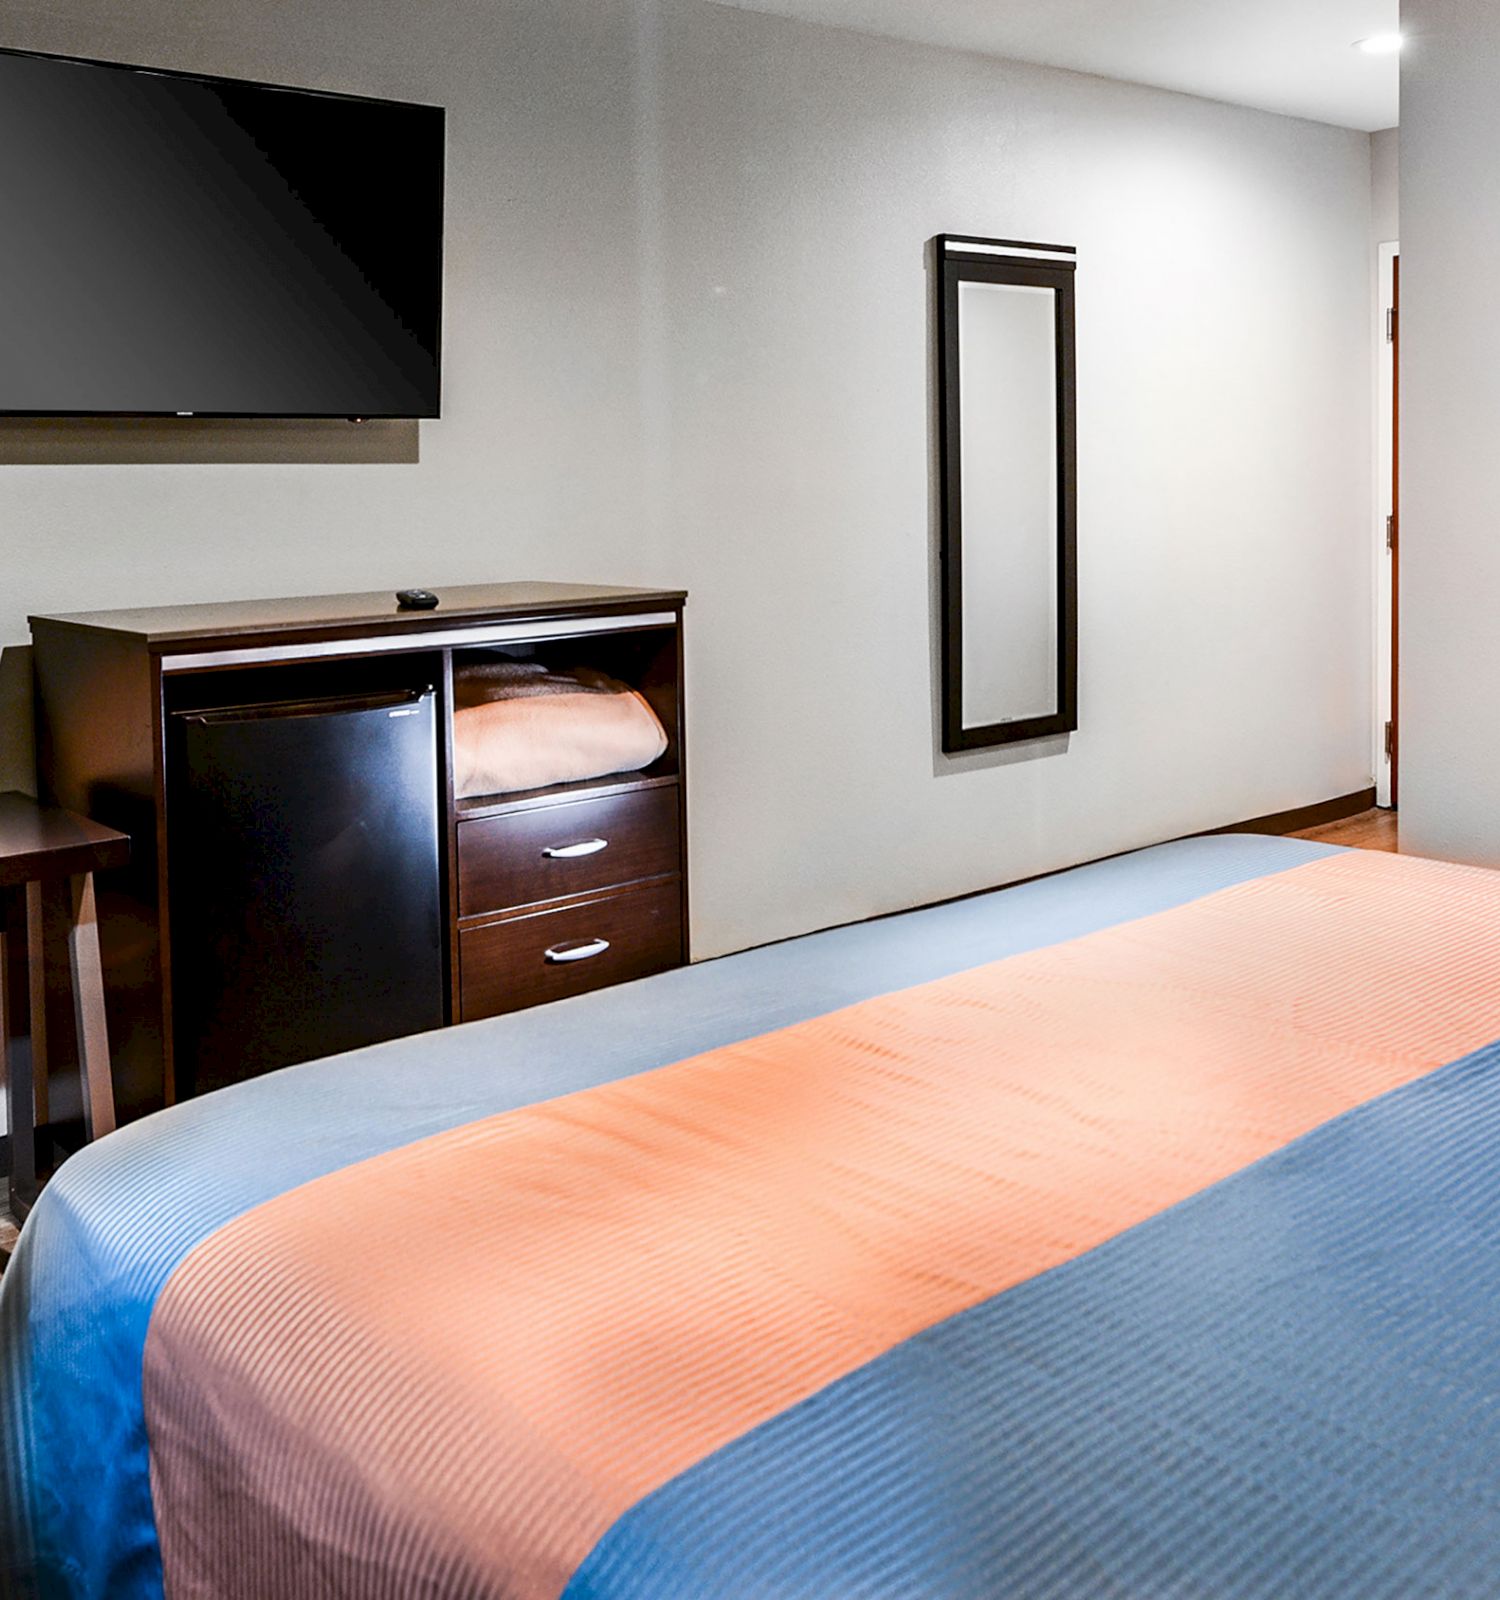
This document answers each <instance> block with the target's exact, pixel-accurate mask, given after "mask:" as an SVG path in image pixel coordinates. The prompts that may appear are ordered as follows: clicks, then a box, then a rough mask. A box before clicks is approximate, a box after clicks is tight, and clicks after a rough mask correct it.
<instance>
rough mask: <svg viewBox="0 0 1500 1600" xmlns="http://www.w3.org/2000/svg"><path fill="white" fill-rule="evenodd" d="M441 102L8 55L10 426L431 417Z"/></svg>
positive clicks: (2, 157)
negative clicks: (73, 418) (76, 421)
mask: <svg viewBox="0 0 1500 1600" xmlns="http://www.w3.org/2000/svg"><path fill="white" fill-rule="evenodd" d="M443 138H444V114H443V111H442V109H441V108H440V107H437V106H423V105H408V104H403V103H397V102H394V101H385V100H369V99H362V98H358V97H355V96H350V95H338V94H324V93H315V92H311V91H307V90H301V89H285V88H276V87H271V86H267V85H264V84H252V83H241V82H238V81H235V80H231V79H226V78H202V77H193V76H188V75H183V74H178V73H165V72H157V71H154V70H149V69H146V68H139V67H123V66H117V65H111V64H107V63H102V62H91V61H72V60H67V59H64V58H61V57H57V56H39V55H32V54H27V53H23V52H15V51H0V412H6V413H12V414H16V413H19V414H27V415H37V416H65V415H86V416H106V415H114V414H134V415H140V414H163V415H174V414H175V415H199V416H239V417H251V416H276V417H298V416H305V417H322V416H335V417H435V416H437V415H438V398H439V355H440V336H441V322H442V266H443V259H442V255H443Z"/></svg>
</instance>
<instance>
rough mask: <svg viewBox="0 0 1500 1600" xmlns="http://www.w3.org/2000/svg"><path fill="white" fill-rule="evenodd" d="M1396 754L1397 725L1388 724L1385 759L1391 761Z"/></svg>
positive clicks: (1386, 726) (1386, 728) (1386, 727)
mask: <svg viewBox="0 0 1500 1600" xmlns="http://www.w3.org/2000/svg"><path fill="white" fill-rule="evenodd" d="M1395 753H1396V725H1395V723H1394V722H1387V723H1386V725H1385V759H1386V760H1387V761H1389V760H1390V759H1391V757H1392V756H1393V755H1394V754H1395Z"/></svg>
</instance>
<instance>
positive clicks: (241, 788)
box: [167, 689, 445, 1096]
mask: <svg viewBox="0 0 1500 1600" xmlns="http://www.w3.org/2000/svg"><path fill="white" fill-rule="evenodd" d="M170 720H171V724H172V726H171V730H170V738H169V745H168V785H167V790H168V805H169V807H170V811H171V830H170V835H169V837H170V838H171V840H172V846H171V855H170V859H169V861H168V884H169V889H170V896H171V947H172V974H171V986H172V1012H173V1034H174V1040H175V1051H174V1056H175V1063H174V1064H175V1073H176V1080H177V1093H178V1095H179V1096H185V1095H189V1094H194V1093H201V1092H203V1091H204V1090H207V1089H213V1088H218V1087H220V1086H221V1085H223V1084H227V1083H234V1082H237V1081H239V1080H241V1079H243V1078H247V1077H251V1076H253V1075H255V1074H256V1073H260V1072H266V1071H269V1070H270V1069H271V1068H273V1067H281V1066H286V1065H289V1064H290V1063H292V1062H297V1061H310V1060H313V1059H315V1058H316V1057H319V1056H325V1055H332V1054H334V1053H335V1052H338V1051H341V1050H352V1049H354V1048H356V1047H357V1046H359V1045H365V1044H373V1043H375V1042H377V1041H378V1040H382V1039H394V1038H397V1037H399V1036H401V1035H403V1034H409V1033H417V1032H420V1031H422V1030H423V1029H426V1028H436V1027H440V1026H441V1025H442V1024H443V1022H444V1020H445V1014H444V1013H445V1004H444V993H445V985H444V969H443V924H442V886H441V871H440V865H439V860H440V855H439V844H440V837H441V834H440V825H439V807H438V752H437V717H436V697H435V695H434V693H433V691H432V690H431V689H403V690H396V691H392V692H389V693H381V694H371V695H362V696H344V697H339V698H325V699H307V700H300V701H287V702H279V703H275V704H264V705H247V706H230V707H215V708H213V709H210V710H204V711H181V712H177V713H174V714H173V716H172V718H171V719H170Z"/></svg>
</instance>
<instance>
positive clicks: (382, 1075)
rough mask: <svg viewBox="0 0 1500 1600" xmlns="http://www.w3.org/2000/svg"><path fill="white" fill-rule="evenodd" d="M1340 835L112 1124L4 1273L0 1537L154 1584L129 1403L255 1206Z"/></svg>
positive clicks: (686, 981) (927, 923) (79, 1584)
mask: <svg viewBox="0 0 1500 1600" xmlns="http://www.w3.org/2000/svg"><path fill="white" fill-rule="evenodd" d="M1332 853H1334V851H1333V850H1332V849H1331V847H1329V846H1325V845H1318V844H1313V843H1310V842H1307V841H1301V840H1287V839H1269V838H1258V837H1253V836H1241V835H1230V836H1222V837H1218V838H1211V839H1193V840H1186V841H1183V842H1180V843H1175V844H1170V845H1162V846H1159V847H1157V848H1155V849H1151V850H1145V851H1141V852H1138V853H1136V854H1134V855H1130V856H1124V857H1120V858H1117V859H1115V860H1111V861H1106V862H1101V863H1098V864H1097V865H1094V866H1090V867H1085V868H1081V869H1078V870H1076V871H1074V872H1070V873H1066V874H1063V875H1061V876H1059V877H1055V878H1050V879H1046V880H1043V881H1040V882H1037V883H1031V884H1025V885H1022V886H1020V887H1018V888H1015V889H1008V890H1004V891H1001V892H1000V893H998V894H991V895H984V896H980V897H977V898H974V899H970V900H966V901H960V902H957V903H955V904H951V905H946V906H939V907H935V908H933V909H931V910H927V911H920V912H914V913H908V914H906V915H904V916H900V917H893V918H889V919H886V920H882V921H879V922H874V923H864V924H859V925H856V926H853V927H849V928H841V929H834V930H832V931H830V932H827V933H821V934H814V935H810V936H808V937H806V938H802V939H796V940H791V941H787V942H785V943H782V944H778V945H771V946H766V947H764V948H762V949H758V950H752V951H747V952H745V953H744V954H741V955H736V956H730V957H725V958H724V959H722V960H718V961H712V962H706V963H703V964H700V965H698V966H695V967H691V968H687V969H683V970H679V971H676V972H670V973H664V974H662V975H661V976H659V977H655V978H650V979H646V980H644V981H642V982H639V983H634V984H628V985H624V986H622V987H620V988H616V989H611V990H605V991H601V992H599V993H597V994H592V995H585V996H580V997H578V998H576V999H573V1000H568V1001H564V1002H561V1003H559V1004H556V1005H552V1006H547V1007H544V1008H541V1009H539V1010H535V1011H530V1012H523V1013H519V1014H517V1015H515V1016H511V1017H505V1018H499V1019H496V1020H495V1021H493V1022H485V1023H476V1024H473V1025H471V1026H469V1027H464V1028H454V1029H447V1030H444V1031H442V1032H439V1033H432V1034H426V1035H422V1036H419V1037H418V1038H415V1039H403V1040H398V1041H394V1042H392V1043H390V1044H386V1045H379V1046H376V1047H375V1048H373V1049H369V1050H361V1051H357V1052H354V1053H352V1054H350V1055H347V1056H341V1057H336V1058H333V1059H331V1060H328V1061H322V1062H317V1063H313V1064H310V1065H308V1066H305V1067H293V1068H289V1069H287V1070H285V1071H283V1072H278V1073H273V1074H271V1075H269V1076H267V1077H264V1078H259V1079H256V1080H253V1081H251V1082H249V1083H246V1084H241V1085H238V1086H236V1087H234V1088H231V1089H226V1090H221V1091H219V1092H218V1093H217V1094H214V1095H210V1096H207V1097H205V1098H203V1099H201V1100H196V1101H189V1102H187V1103H185V1104H183V1105H180V1106H176V1107H174V1108H172V1109H171V1110H169V1111H166V1112H163V1113H161V1114H159V1115H157V1116H155V1117H151V1118H148V1119H146V1120H145V1121H142V1122H138V1123H135V1124H133V1125H132V1126H130V1127H127V1128H125V1129H122V1130H121V1131H120V1132H119V1133H117V1134H114V1135H112V1136H111V1137H110V1138H109V1139H107V1140H104V1141H102V1142H101V1143H100V1144H98V1145H96V1146H93V1147H90V1148H89V1149H86V1150H84V1151H83V1152H82V1153H81V1154H79V1155H78V1156H76V1157H74V1158H73V1159H72V1160H71V1161H69V1162H68V1163H67V1165H66V1166H65V1167H64V1168H63V1169H62V1171H61V1172H60V1173H59V1175H58V1177H57V1178H55V1179H54V1180H53V1182H52V1183H51V1184H49V1185H48V1187H47V1189H46V1190H45V1191H44V1193H43V1195H42V1199H41V1202H40V1204H39V1205H38V1206H37V1209H36V1211H35V1212H34V1214H33V1216H32V1217H31V1219H30V1220H29V1222H28V1223H27V1226H26V1228H25V1230H24V1231H23V1234H22V1238H21V1243H20V1246H19V1248H18V1250H17V1253H16V1256H15V1259H14V1261H13V1263H12V1265H11V1267H10V1268H9V1270H8V1271H7V1272H6V1274H5V1277H4V1278H3V1279H0V1424H3V1454H0V1552H5V1551H7V1550H9V1551H12V1552H14V1551H17V1550H20V1549H22V1548H23V1547H24V1544H25V1542H26V1540H27V1530H25V1529H22V1528H16V1527H15V1526H13V1525H10V1526H8V1525H7V1518H9V1519H10V1521H11V1523H12V1524H13V1521H14V1516H15V1513H16V1511H17V1509H18V1508H19V1509H20V1510H21V1511H22V1512H23V1513H24V1512H27V1511H29V1514H30V1522H31V1528H30V1535H31V1538H32V1540H33V1541H34V1543H35V1545H36V1547H37V1554H36V1562H37V1565H38V1566H39V1568H40V1570H41V1572H42V1574H43V1588H44V1592H45V1593H47V1594H49V1595H50V1594H54V1593H55V1594H58V1595H68V1596H109V1597H110V1600H136V1597H148V1596H150V1597H154V1596H159V1595H160V1594H161V1569H160V1557H159V1553H158V1550H157V1544H156V1534H155V1525H154V1522H153V1519H152V1514H151V1498H150V1484H149V1478H148V1466H147V1454H146V1438H145V1425H144V1421H143V1418H142V1409H141V1358H142V1351H143V1349H144V1344H145V1337H146V1330H147V1325H148V1323H149V1320H150V1316H151V1311H152V1307H153V1305H154V1304H155V1300H156V1296H157V1294H158V1293H159V1292H160V1290H161V1288H162V1286H163V1285H164V1284H165V1283H166V1281H167V1279H168V1277H169V1276H170V1275H171V1273H172V1271H173V1269H174V1268H175V1267H176V1266H177V1265H178V1263H179V1262H181V1261H182V1260H183V1258H184V1257H185V1256H186V1255H187V1254H188V1252H189V1251H190V1250H192V1249H193V1248H194V1246H196V1245H197V1244H198V1243H200V1242H201V1241H202V1240H203V1239H205V1238H207V1237H208V1236H209V1235H210V1234H211V1233H213V1232H214V1231H215V1230H216V1229H217V1228H219V1227H221V1226H222V1225H223V1224H225V1223H226V1222H229V1221H231V1220H232V1219H233V1218H235V1217H237V1216H239V1215H241V1214H242V1213H243V1212H245V1211H247V1210H249V1209H251V1208H252V1207H253V1206H256V1205H259V1204H261V1203H262V1202H264V1201H266V1200H269V1199H271V1198H273V1197H274V1196H276V1195H278V1194H281V1193H284V1192H285V1191H286V1190H287V1189H290V1188H293V1187H295V1186H296V1185H298V1184H301V1183H305V1182H308V1181H310V1180H311V1179H314V1178H317V1177H321V1176H323V1175H325V1174H327V1173H329V1172H333V1171H336V1170H338V1169H339V1168H341V1167H344V1166H347V1165H349V1164H351V1163H353V1162H356V1161H360V1160H363V1159H365V1158H367V1157H370V1156H374V1155H379V1154H381V1153H382V1152H384V1151H386V1150H389V1149H393V1148H395V1147H397V1146H399V1145H403V1144H406V1143H409V1142H411V1141H413V1140H416V1139H420V1138H423V1137H425V1136H427V1135H428V1134H432V1133H437V1132H441V1131H443V1130H445V1129H448V1128H453V1127H458V1126H461V1125H463V1124H464V1123H467V1122H471V1121H474V1120H476V1119H478V1118H480V1117H485V1116H491V1115H494V1114H496V1113H497V1112H501V1111H505V1110H508V1109H512V1108H515V1107H519V1106H523V1105H527V1104H531V1103H534V1102H535V1101H538V1100H543V1099H549V1098H552V1097H554V1096H556V1095H559V1094H563V1093H567V1092H570V1091H572V1090H575V1089H582V1088H589V1087H592V1086H594V1085H596V1084H599V1083H604V1082H607V1081H609V1080H611V1079H614V1078H619V1077H624V1076H627V1075H629V1074H632V1073H637V1072H643V1071H647V1070H649V1069H651V1068H653V1067H657V1066H661V1065H664V1064H666V1063H668V1062H672V1061H677V1060H681V1059H682V1058H684V1057H686V1056H690V1055H694V1054H696V1053H698V1052H700V1051H704V1050H709V1049H713V1048H715V1047H716V1046H719V1045H723V1044H728V1043H731V1042H733V1041H735V1040H737V1039H743V1038H748V1037H751V1036H753V1035H756V1034H760V1033H765V1032H768V1031H770V1030H772V1029H775V1028H779V1027H783V1026H786V1025H788V1024H791V1023H794V1022H798V1021H801V1020H804V1019H806V1018H808V1017H813V1016H819V1015H822V1014H825V1013H827V1012H829V1011H833V1010H836V1009H837V1008H839V1007H841V1006H845V1005H851V1004H854V1003H855V1002H857V1001H861V1000H865V999H869V998H871V997H872V996H875V995H878V994H882V993H886V992H888V991H890V990H893V989H899V988H904V987H908V986H911V985H913V984H918V983H923V982H926V981H928V980H929V979H933V978H938V977H943V976H947V975H948V974H950V973H954V972H959V971H963V970H964V969H966V968H968V967H973V966H977V965H980V964H982V963H984V962H987V961H993V960H997V959H999V958H1001V957H1003V956H1006V955H1010V954H1014V953H1017V952H1020V951H1024V950H1029V949H1036V948H1040V947H1042V946H1044V945H1048V944H1055V943H1059V942H1061V941H1063V940H1066V939H1070V938H1075V937H1078V936H1080V935H1082V934H1086V933H1090V932H1093V931H1095V930H1097V929H1100V928H1104V927H1108V926H1111V925H1113V924H1115V923H1119V922H1123V921H1128V920H1131V919H1132V918H1136V917H1140V916H1146V915H1149V914H1151V913H1153V912H1156V911H1162V910H1167V909H1170V908H1171V907H1173V906H1177V905H1181V904H1184V903H1186V902H1187V901H1190V900H1194V899H1197V898H1199V897H1201V896H1203V895H1205V894H1210V893H1213V892H1215V891H1217V890H1219V889H1224V888H1229V887H1231V886H1232V885H1234V884H1236V883H1242V882H1245V881H1247V880H1249V879H1252V878H1258V877H1263V876H1266V875H1268V874H1271V873H1275V872H1280V871H1285V870H1288V869H1290V868H1292V867H1296V866H1299V865H1301V864H1302V863H1304V862H1307V861H1312V860H1316V859H1318V858H1319V857H1321V856H1325V855H1328V854H1332ZM18 1484H25V1485H27V1486H28V1487H29V1491H30V1499H29V1503H28V1501H27V1500H26V1499H25V1498H24V1497H23V1496H22V1495H21V1494H19V1493H18V1492H17V1490H16V1485H18ZM16 1559H17V1558H16V1557H15V1556H14V1555H13V1556H12V1560H13V1562H15V1561H16ZM21 1559H22V1560H24V1558H21ZM3 1570H4V1569H3V1567H0V1574H3ZM11 1582H12V1584H13V1585H19V1584H20V1583H21V1582H22V1580H21V1578H19V1577H14V1576H13V1577H12V1579H11Z"/></svg>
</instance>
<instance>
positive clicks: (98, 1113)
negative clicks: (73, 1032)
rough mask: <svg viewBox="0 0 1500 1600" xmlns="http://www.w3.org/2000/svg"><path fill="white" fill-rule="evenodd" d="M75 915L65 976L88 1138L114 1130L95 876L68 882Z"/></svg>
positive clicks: (69, 928)
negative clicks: (74, 1026) (69, 987)
mask: <svg viewBox="0 0 1500 1600" xmlns="http://www.w3.org/2000/svg"><path fill="white" fill-rule="evenodd" d="M72 891H73V915H72V917H71V919H70V920H69V923H68V977H69V979H70V980H71V982H72V986H73V1016H74V1018H75V1019H76V1021H77V1024H78V1065H79V1069H80V1071H81V1073H82V1076H83V1122H84V1128H85V1131H86V1132H87V1134H88V1136H89V1138H90V1139H102V1138H103V1137H104V1135H105V1134H106V1133H113V1132H114V1131H115V1089H114V1078H113V1076H112V1075H111V1073H110V1066H109V1030H108V1027H107V1026H106V1023H105V1018H104V963H103V962H102V961H101V959H100V957H99V915H98V912H97V910H96V909H95V905H94V875H93V873H92V872H85V873H82V874H81V875H80V876H78V877H76V878H74V879H72Z"/></svg>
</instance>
